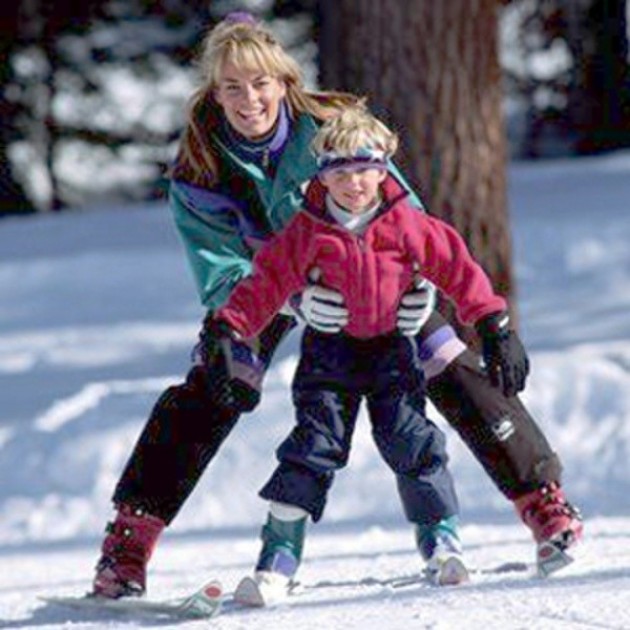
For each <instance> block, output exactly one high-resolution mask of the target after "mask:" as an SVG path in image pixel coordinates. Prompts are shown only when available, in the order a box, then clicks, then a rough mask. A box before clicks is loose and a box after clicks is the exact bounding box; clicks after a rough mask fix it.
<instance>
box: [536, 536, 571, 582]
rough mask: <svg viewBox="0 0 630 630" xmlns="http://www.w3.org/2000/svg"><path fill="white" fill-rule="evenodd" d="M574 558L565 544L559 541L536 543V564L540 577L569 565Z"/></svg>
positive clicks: (547, 575)
mask: <svg viewBox="0 0 630 630" xmlns="http://www.w3.org/2000/svg"><path fill="white" fill-rule="evenodd" d="M574 560H575V558H574V557H573V556H572V555H570V554H569V553H567V548H566V546H565V545H564V544H562V543H561V542H558V541H555V542H554V541H548V542H543V543H540V545H538V550H537V555H536V564H537V568H538V575H539V576H540V577H543V578H546V577H549V576H550V575H551V574H552V573H555V572H556V571H560V569H564V568H565V567H566V566H568V565H570V564H571V563H572V562H573V561H574Z"/></svg>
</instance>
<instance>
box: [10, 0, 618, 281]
mask: <svg viewBox="0 0 630 630" xmlns="http://www.w3.org/2000/svg"><path fill="white" fill-rule="evenodd" d="M627 4H628V3H627V1H626V0H512V1H506V0H503V1H500V0H496V1H495V2H494V3H493V2H492V1H491V0H480V1H479V2H474V3H470V2H463V1H460V0H452V1H450V0H449V2H428V1H425V0H418V1H417V2H416V1H412V0H390V1H389V2H386V1H385V0H378V1H372V2H367V1H366V0H356V2H354V3H353V2H349V1H348V0H321V1H320V2H317V0H276V1H275V2H274V1H273V0H214V1H209V0H205V1H202V0H85V1H84V2H82V3H71V2H69V0H58V1H56V2H53V1H52V0H21V1H20V2H5V3H3V6H2V8H0V18H1V24H0V27H1V28H2V37H1V39H0V41H1V43H0V51H1V53H2V54H1V55H0V112H1V114H2V125H1V126H0V129H1V131H0V215H2V214H8V213H27V212H34V211H45V210H58V209H60V208H65V207H76V206H83V205H98V204H100V203H112V202H116V201H121V202H123V201H124V202H128V201H136V200H137V201H139V200H145V199H152V198H156V197H158V196H160V195H161V194H162V192H163V189H164V171H165V166H166V164H168V162H169V160H170V159H171V157H172V155H173V152H174V147H175V144H176V141H177V137H178V135H179V132H180V130H181V126H182V124H183V120H184V111H185V106H186V100H187V97H188V95H189V94H190V92H191V91H192V89H193V86H194V81H195V76H194V68H193V65H192V63H191V62H192V59H193V58H194V56H195V54H196V52H197V45H198V43H199V40H200V37H201V35H202V33H203V32H204V31H205V29H206V28H207V27H208V26H210V25H211V24H212V23H213V21H216V20H217V19H219V18H220V17H222V16H223V15H224V14H225V13H227V12H229V11H230V10H235V9H245V10H250V11H252V12H253V13H255V14H257V15H258V16H259V17H261V18H263V19H265V20H266V21H268V22H269V24H270V25H271V27H272V28H273V29H274V30H275V31H276V32H277V34H278V35H279V36H280V38H281V39H282V40H283V41H284V43H285V44H286V45H288V46H289V48H290V49H291V52H292V53H293V54H295V55H296V56H297V57H298V59H299V60H300V62H301V64H302V66H303V68H305V70H306V75H307V80H308V82H309V83H310V84H311V85H315V84H316V82H317V80H318V79H317V72H318V69H317V65H316V64H317V61H318V59H317V46H316V42H317V38H318V37H319V38H320V39H321V43H322V54H321V67H322V81H321V83H322V85H324V86H326V87H332V86H334V85H339V86H343V85H345V87H348V88H352V89H357V90H359V91H364V92H370V96H371V99H372V100H373V101H374V103H375V104H376V105H377V106H378V107H380V108H381V111H379V113H386V114H388V115H392V118H393V119H395V122H396V124H397V125H399V126H404V127H405V128H408V129H409V130H410V133H409V134H405V137H404V145H403V156H404V158H405V161H408V160H409V159H410V158H411V157H413V158H414V160H415V166H413V167H412V171H413V175H414V177H416V178H417V179H418V180H419V181H420V182H421V184H422V191H423V194H424V195H425V198H427V200H428V201H430V203H431V207H432V209H434V210H436V211H438V212H441V213H443V214H444V216H446V217H447V218H449V217H450V218H451V219H452V220H453V221H454V222H455V223H456V225H458V227H459V228H460V229H464V230H468V231H469V232H470V234H471V235H472V234H477V238H479V239H481V240H479V246H482V245H483V242H485V241H484V239H485V240H494V239H495V238H498V239H499V243H500V245H499V249H501V248H503V249H505V248H508V247H509V243H507V242H505V243H503V242H502V240H501V238H502V237H500V236H498V233H497V232H495V231H493V230H494V229H495V228H494V227H491V228H490V227H488V226H486V227H485V228H484V227H483V226H484V225H485V224H486V223H487V219H485V218H483V216H481V215H480V216H476V217H474V218H464V217H462V216H459V215H458V212H459V210H458V209H459V208H460V207H462V204H463V203H464V201H465V200H468V199H471V200H473V201H475V200H479V199H484V197H483V196H481V197H479V196H474V195H482V193H481V192H480V191H482V190H483V189H484V187H485V188H486V192H485V193H483V194H485V195H491V196H492V199H496V201H493V202H492V203H493V204H494V203H496V204H497V205H500V203H501V202H500V201H499V200H500V198H501V196H502V195H503V192H501V189H502V187H503V184H501V183H500V181H499V180H493V181H492V183H493V185H495V184H496V185H497V186H498V189H497V190H492V191H491V190H488V189H487V188H488V186H489V183H488V182H489V181H490V180H488V179H486V178H487V177H489V172H490V171H489V170H488V172H487V173H488V174H486V175H484V176H483V177H482V178H481V181H479V182H470V181H469V182H467V183H466V182H463V183H462V182H461V181H460V179H458V178H466V177H468V175H466V173H472V172H473V171H472V170H469V169H468V168H466V169H464V168H461V169H460V168H459V167H458V166H457V165H456V164H453V163H452V161H453V160H455V161H457V160H460V159H459V158H457V147H458V146H459V144H458V143H460V142H463V140H462V139H463V138H464V137H465V136H470V137H469V139H468V140H467V141H466V142H467V143H468V145H466V143H465V145H466V146H471V147H472V142H476V141H477V139H480V142H481V145H482V146H485V147H486V148H485V149H484V150H485V151H490V155H488V156H487V159H486V160H485V161H486V162H487V164H491V163H494V162H496V161H497V156H496V155H495V154H494V151H495V150H496V151H498V152H499V153H501V152H503V151H504V148H503V146H502V141H501V139H500V138H499V137H498V136H497V134H499V135H500V125H501V124H502V123H500V120H501V113H499V114H498V115H497V116H495V115H494V114H491V113H490V112H494V111H495V109H496V107H497V106H496V102H497V100H498V98H499V95H498V92H497V91H496V90H495V88H494V87H493V89H492V91H491V92H490V93H489V94H488V95H487V98H482V95H481V93H476V92H475V89H476V88H475V87H474V85H473V83H472V82H470V83H469V84H468V85H466V84H465V79H463V78H462V77H463V75H464V73H465V72H467V70H466V68H468V69H470V68H471V67H473V66H474V70H475V72H477V71H480V72H481V74H482V75H483V77H487V75H488V73H495V72H496V68H495V67H494V62H491V61H490V59H491V58H490V57H489V56H488V51H489V48H488V46H487V44H488V42H494V38H495V35H494V33H495V29H494V25H495V24H496V23H497V22H496V19H495V18H494V17H492V16H491V12H492V11H493V5H494V10H496V11H498V12H499V13H498V25H499V30H498V36H499V39H498V42H497V45H498V50H499V52H500V57H499V61H500V64H501V66H500V69H501V76H502V80H503V92H502V96H501V99H502V102H503V112H504V120H505V125H506V129H507V132H508V140H509V143H508V149H509V155H510V156H511V157H515V158H523V157H546V156H555V155H576V154H581V153H589V152H594V151H602V150H608V149H614V148H618V147H621V146H629V145H630V138H629V137H628V136H629V134H630V131H629V130H630V114H629V102H630V97H629V85H628V83H629V80H628V36H627V11H628V7H627ZM352 5H354V7H353V6H352ZM453 7H458V8H459V9H460V11H461V14H457V13H456V10H455V9H454V8H453ZM370 12H373V13H372V22H371V24H370V26H369V28H368V29H367V30H361V28H362V27H361V24H362V23H360V24H354V23H352V22H350V23H348V20H355V19H359V20H363V19H364V18H369V16H370ZM378 12H380V14H381V15H385V13H384V12H387V15H389V14H391V15H393V16H394V18H395V21H394V23H393V24H385V23H383V24H380V23H377V21H375V20H374V16H376V15H378ZM419 16H422V17H419ZM466 16H468V17H469V18H471V19H469V20H467V21H466ZM320 21H321V22H320ZM464 22H466V23H464ZM451 23H452V24H453V25H457V28H460V27H461V28H463V30H462V31H461V35H462V37H463V38H464V40H466V39H469V38H475V39H480V41H479V42H473V41H460V40H457V39H455V38H453V37H452V36H451V34H450V28H449V26H450V24H451ZM411 25H414V28H416V29H418V30H417V36H416V39H426V40H427V41H430V42H432V45H433V46H434V50H433V51H431V50H430V49H429V48H428V47H427V48H425V49H424V50H422V47H421V45H420V44H419V43H418V42H417V41H414V36H413V33H412V32H411V30H410V26H411ZM394 27H397V28H400V29H401V33H404V35H401V37H400V41H397V37H396V34H395V32H394V31H393V28H394ZM335 29H338V30H339V29H340V30H341V31H340V32H347V30H348V29H350V30H352V31H353V32H355V31H356V33H357V35H358V36H359V37H361V42H362V43H363V45H362V46H361V47H359V46H356V45H355V46H354V47H353V43H352V42H346V41H339V42H337V43H335V45H336V46H338V47H339V50H342V49H344V47H348V48H347V49H348V50H350V49H352V50H353V51H359V53H358V54H357V53H356V52H353V55H357V56H355V57H354V59H336V58H335V55H336V54H337V53H335V52H334V50H335V48H334V46H332V44H333V43H334V42H333V40H331V39H330V37H329V36H328V35H327V33H334V30H335ZM344 29H345V31H344ZM370 29H372V31H370ZM484 29H486V30H484ZM487 29H489V30H487ZM456 30H457V29H456ZM437 33H440V34H441V35H440V37H438V36H437ZM444 37H446V38H447V39H448V41H450V44H449V46H448V47H447V48H445V47H444V46H443V43H444V41H445V40H444V39H443V38H444ZM403 41H404V42H406V43H405V44H404V45H403ZM407 47H410V48H409V49H408V48H407ZM476 47H479V48H478V49H479V50H480V51H482V52H481V53H480V54H482V57H480V58H479V60H478V62H479V67H478V68H477V66H476V65H475V64H474V63H472V62H471V60H470V58H469V57H467V55H470V54H473V55H474V54H477V53H476V52H475V51H476V50H477V49H476ZM484 50H485V51H486V52H483V51H484ZM394 51H397V53H396V54H393V52H394ZM398 53H402V54H401V55H400V56H398ZM408 53H409V54H408ZM438 53H439V54H438ZM381 54H383V55H384V57H383V58H382V59H381V61H380V62H379V61H378V56H379V55H381ZM444 54H446V55H447V58H446V59H444V58H443V56H444ZM458 55H460V56H461V58H458ZM410 60H413V65H412V64H410V63H409V61H410ZM358 62H365V63H366V64H367V65H366V69H367V68H368V67H369V68H374V67H378V68H380V70H379V72H382V73H383V76H379V77H371V76H369V74H370V73H369V72H367V70H366V69H364V70H363V71H362V70H361V69H360V68H359V67H357V63H358ZM445 62H447V63H448V64H449V66H450V68H451V70H450V72H451V73H450V74H449V76H448V78H447V77H444V78H442V79H441V80H440V81H439V83H437V84H436V83H430V82H428V81H425V79H424V78H423V77H429V76H433V77H438V75H437V74H435V73H434V70H433V68H434V66H436V64H437V66H436V67H439V66H440V65H441V64H444V63H445ZM335 64H339V67H340V68H341V67H346V68H347V69H348V70H349V71H351V72H352V74H349V75H348V76H347V77H343V81H342V79H341V75H339V74H337V76H335V72H337V73H338V72H339V71H338V70H334V68H335ZM375 64H380V65H375ZM458 65H459V66H461V68H460V69H459V70H458V69H457V66H458ZM361 77H363V78H361ZM394 77H398V81H399V83H400V86H399V87H398V92H399V94H398V95H397V98H394V95H393V92H392V94H390V95H389V96H388V95H387V94H386V93H384V94H381V93H380V89H381V87H379V86H382V87H383V88H385V87H386V86H390V87H389V89H390V90H393V86H394ZM479 78H481V77H479ZM377 79H378V80H377ZM403 79H404V81H403ZM486 80H487V78H483V81H486ZM349 81H352V83H349ZM458 85H459V86H460V88H461V89H460V88H458V90H459V91H456V92H449V90H450V89H451V88H453V87H454V86H458ZM492 85H493V86H494V85H495V82H494V79H493V84H492ZM407 86H413V87H414V89H416V88H420V91H419V92H418V93H417V94H408V93H407V89H406V88H407ZM434 88H435V90H434ZM422 90H424V91H422ZM434 96H435V97H438V98H439V99H442V102H443V103H446V104H447V107H446V109H444V106H443V105H440V106H439V107H436V106H435V105H434V104H432V103H431V102H430V99H432V98H433V97H434ZM482 101H483V102H482ZM410 102H413V103H414V104H415V106H417V107H418V108H420V109H419V110H418V114H417V115H416V116H415V121H411V122H413V124H412V125H410V126H408V125H407V122H408V121H406V116H407V114H406V111H403V105H404V103H410ZM464 103H468V104H469V106H471V107H473V110H471V111H470V112H468V111H467V110H466V106H465V105H464ZM484 103H491V105H488V104H484ZM484 108H485V109H484ZM473 112H474V115H473ZM422 114H424V115H428V116H429V118H428V120H430V121H431V123H432V124H431V125H429V124H428V123H426V124H424V123H423V122H422ZM436 121H437V122H439V124H440V127H439V128H440V129H441V131H440V134H437V135H436V132H435V130H434V129H433V130H432V129H431V127H433V126H435V123H436ZM449 121H450V122H449ZM449 128H450V129H451V131H452V138H451V139H450V140H449V139H448V137H447V135H446V134H447V133H448V129H449ZM458 138H459V139H458ZM436 143H438V144H436ZM477 151H481V148H479V149H477ZM480 155H481V153H479V152H477V153H475V152H474V151H473V150H472V149H467V150H466V151H465V156H466V157H464V155H463V154H462V157H461V160H460V161H461V163H462V165H464V164H466V165H470V164H471V162H470V160H471V156H472V157H473V158H474V160H473V163H474V162H476V161H477V159H478V158H479V156H480ZM484 155H486V154H484ZM456 158H457V159H456ZM478 168H481V167H478ZM475 172H477V171H475ZM494 177H495V178H496V177H497V175H496V174H495V175H494ZM453 178H455V179H453ZM454 181H456V182H457V186H455V187H453V182H454ZM497 182H498V183H497ZM464 191H466V192H465V193H464ZM469 194H472V195H473V196H471V197H469ZM501 229H503V228H501ZM507 251H508V249H505V252H506V253H505V254H502V256H507ZM488 264H489V265H491V266H493V265H494V266H495V267H496V272H495V273H496V274H497V277H502V279H501V285H502V287H503V288H504V290H506V291H508V292H509V287H510V278H509V274H507V273H506V272H505V271H503V270H502V269H501V265H502V263H501V262H500V260H498V261H496V262H492V261H488Z"/></svg>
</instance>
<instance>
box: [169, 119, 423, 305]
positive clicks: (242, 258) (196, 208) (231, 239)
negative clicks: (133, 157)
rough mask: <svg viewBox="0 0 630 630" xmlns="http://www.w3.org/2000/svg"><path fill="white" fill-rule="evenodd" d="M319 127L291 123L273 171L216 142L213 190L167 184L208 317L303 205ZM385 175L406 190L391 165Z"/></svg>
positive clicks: (305, 121)
mask: <svg viewBox="0 0 630 630" xmlns="http://www.w3.org/2000/svg"><path fill="white" fill-rule="evenodd" d="M317 128H318V124H317V122H316V121H315V119H313V118H312V117H311V116H309V115H307V114H301V115H299V116H298V117H297V118H296V119H295V120H292V121H290V129H289V133H288V136H287V138H286V141H285V144H284V147H283V148H282V150H281V153H280V154H279V157H278V159H277V161H276V163H275V164H274V167H273V169H270V168H265V167H264V165H263V164H262V163H257V162H256V161H253V160H251V159H249V160H248V159H247V158H245V157H243V155H242V154H241V153H239V152H238V148H237V147H231V146H229V145H228V143H227V142H224V141H222V140H221V139H220V138H219V137H218V135H214V136H213V142H214V147H213V148H214V150H215V151H216V152H217V154H218V157H219V160H218V161H219V172H218V176H217V178H216V181H217V183H216V184H213V186H212V187H211V188H207V187H201V186H198V185H193V184H191V183H189V182H186V181H184V179H182V178H177V177H174V178H173V179H172V180H171V182H170V189H169V201H170V207H171V210H172V212H173V214H174V218H175V224H176V227H177V230H178V232H179V235H180V237H181V239H182V242H183V245H184V248H185V251H186V256H187V258H188V262H189V264H190V267H191V269H192V272H193V276H194V279H195V283H196V286H197V290H198V292H199V296H200V299H201V302H202V303H203V305H204V306H205V307H207V308H208V310H210V311H215V310H217V309H218V308H219V307H221V306H222V305H223V304H224V303H225V301H226V299H227V297H228V295H229V294H230V292H231V290H232V288H233V287H234V285H235V284H236V283H237V282H238V281H239V280H240V279H241V278H243V277H245V276H248V275H250V272H251V268H252V265H251V261H252V258H253V256H254V254H255V252H256V251H257V250H258V249H259V247H260V245H261V244H262V243H263V242H264V241H266V240H267V239H269V238H270V237H271V236H273V235H274V234H276V233H278V232H279V231H281V230H282V229H283V228H284V226H285V225H286V224H287V223H288V222H289V220H290V219H291V218H292V217H293V216H294V215H295V213H296V212H299V211H300V210H301V209H302V208H303V207H304V205H305V198H304V193H305V191H306V187H307V184H308V181H309V180H310V179H311V178H313V177H314V176H315V175H316V173H317V164H316V161H315V158H314V156H313V154H312V152H311V149H310V144H311V141H312V140H313V137H314V135H315V133H316V132H317ZM389 168H390V172H391V173H392V174H393V175H395V176H396V178H397V179H398V180H399V181H400V182H401V183H402V185H403V186H404V187H405V188H406V189H407V190H408V191H409V193H410V195H411V201H412V203H413V204H414V205H415V206H417V207H418V208H419V209H422V208H423V207H422V203H421V201H420V199H419V198H418V197H417V196H416V195H415V193H413V191H411V189H410V188H409V186H408V184H407V183H406V182H405V180H404V178H402V176H401V174H400V172H399V171H398V169H397V168H396V166H395V165H394V164H393V163H390V165H389Z"/></svg>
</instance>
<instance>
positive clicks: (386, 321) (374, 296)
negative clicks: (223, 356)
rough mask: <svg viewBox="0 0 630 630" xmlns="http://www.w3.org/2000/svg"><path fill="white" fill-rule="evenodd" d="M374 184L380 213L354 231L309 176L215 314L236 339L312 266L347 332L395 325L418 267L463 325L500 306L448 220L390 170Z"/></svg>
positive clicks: (301, 282)
mask: <svg viewBox="0 0 630 630" xmlns="http://www.w3.org/2000/svg"><path fill="white" fill-rule="evenodd" d="M381 190H382V194H383V198H384V201H383V204H382V206H381V210H380V212H379V214H378V215H377V216H376V217H375V218H374V219H373V220H372V222H371V223H370V224H369V225H368V226H367V228H366V230H365V232H364V233H363V234H361V235H356V234H353V233H352V232H349V231H348V230H346V229H345V228H344V227H342V226H341V225H339V224H338V223H337V222H336V221H335V220H334V219H333V218H331V217H330V216H329V215H328V214H327V212H326V206H325V194H326V190H325V189H324V187H323V186H322V185H321V184H320V183H319V181H318V180H313V182H312V183H311V184H310V185H309V188H308V190H307V193H306V199H307V205H306V208H305V209H304V210H303V211H301V212H298V213H297V214H296V215H295V217H294V218H293V219H292V220H291V221H290V222H289V223H288V224H287V226H286V227H285V228H284V229H283V230H282V231H281V232H280V233H279V234H278V235H276V236H275V237H274V238H273V239H272V240H271V241H269V242H268V243H266V244H265V245H264V246H263V247H262V248H261V249H260V250H259V251H258V253H257V254H256V256H255V257H254V260H253V268H252V274H251V275H250V276H248V277H247V278H244V279H243V280H241V281H240V282H239V283H238V284H237V285H236V287H234V289H233V290H232V292H231V293H230V297H229V299H228V301H227V302H226V303H225V304H224V306H223V307H222V308H220V309H219V311H218V312H217V317H218V318H219V319H222V320H224V321H225V322H227V323H228V324H229V325H230V327H231V328H232V329H233V330H235V331H236V332H237V333H239V334H240V335H241V336H242V337H243V338H249V337H254V336H256V335H257V334H259V333H260V332H261V331H262V330H263V329H264V328H265V326H266V325H267V324H268V323H269V322H270V321H271V319H272V318H273V317H274V315H275V314H276V313H277V312H278V311H279V310H280V309H281V308H282V306H283V305H284V303H285V302H286V300H287V299H288V298H289V297H290V296H292V295H294V294H295V293H298V292H300V291H302V290H303V289H304V288H306V287H307V286H308V283H309V272H310V271H311V270H312V269H313V268H317V269H319V271H320V272H321V276H320V278H319V280H318V283H319V284H322V285H323V286H326V287H328V288H330V289H335V290H337V291H339V292H340V293H341V294H342V295H343V297H344V299H345V305H346V307H347V308H348V310H349V321H348V324H347V326H346V327H345V329H344V330H345V332H346V333H348V334H349V335H351V336H353V337H359V338H369V337H374V336H377V335H382V334H386V333H390V332H392V331H394V330H395V329H396V311H397V310H398V306H399V303H400V299H401V297H402V296H403V294H404V293H406V292H407V291H408V290H409V289H410V288H411V287H412V285H413V281H414V277H415V275H416V274H417V273H419V274H420V275H421V276H422V277H424V278H428V279H429V280H430V281H431V282H433V283H434V284H435V285H436V286H437V287H438V288H439V289H440V290H441V291H442V292H444V293H445V294H446V295H447V296H448V297H449V298H450V299H451V300H452V301H453V302H454V303H455V305H456V307H457V314H458V317H459V319H460V320H461V321H462V322H463V323H464V324H474V323H476V322H477V321H479V320H480V319H481V318H482V317H484V316H486V315H489V314H491V313H496V312H498V311H502V310H504V309H505V308H506V302H505V300H504V299H503V298H502V297H500V296H499V295H496V294H495V293H494V291H493V290H492V286H491V284H490V281H489V279H488V277H487V276H486V274H485V273H484V271H483V270H482V268H481V267H480V266H479V264H478V263H477V262H475V260H474V259H473V258H472V256H471V254H470V252H469V251H468V248H467V247H466V244H465V243H464V240H463V239H462V237H461V236H460V235H459V234H458V233H457V232H456V231H455V230H454V229H453V228H452V227H450V226H449V225H448V224H446V223H444V222H443V221H440V220H439V219H436V218H434V217H430V216H428V215H427V214H425V213H423V212H422V211H421V210H419V209H418V208H416V207H414V206H412V205H411V204H410V203H408V202H407V200H406V197H407V193H406V191H405V190H404V189H403V188H402V186H400V184H399V183H398V182H397V181H396V180H395V179H394V178H393V177H392V176H391V175H389V176H388V177H387V179H386V180H385V181H384V182H383V184H382V188H381Z"/></svg>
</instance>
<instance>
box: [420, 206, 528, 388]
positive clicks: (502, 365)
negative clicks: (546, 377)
mask: <svg viewBox="0 0 630 630" xmlns="http://www.w3.org/2000/svg"><path fill="white" fill-rule="evenodd" d="M407 234H408V238H409V244H410V245H411V246H412V249H413V250H414V255H416V256H418V260H420V263H421V269H420V273H422V275H424V276H426V277H427V278H429V280H431V281H432V282H434V283H435V284H436V285H437V286H438V287H440V288H441V289H442V290H443V291H444V292H445V293H446V294H447V295H448V296H449V297H450V298H451V299H453V300H454V301H455V303H456V305H457V312H458V316H459V318H460V320H461V321H462V322H463V323H469V324H475V327H476V329H477V332H478V334H479V335H480V337H481V340H482V353H483V357H484V362H485V366H486V371H487V373H488V376H489V378H490V381H491V382H492V384H493V385H495V386H496V387H500V388H501V389H502V390H503V393H504V394H505V395H506V396H514V395H516V394H517V393H518V392H519V391H521V390H522V389H523V388H524V387H525V382H526V379H527V375H528V373H529V360H528V358H527V353H526V352H525V348H523V345H522V343H521V341H520V339H519V338H518V335H517V334H516V332H515V331H513V330H512V329H511V327H510V325H509V316H508V313H507V311H506V309H507V303H506V301H505V299H503V298H502V297H501V296H499V295H497V294H496V293H494V291H493V289H492V285H491V284H490V280H489V279H488V276H487V275H486V274H485V272H484V271H483V269H482V268H481V266H480V265H479V264H478V263H477V262H476V261H475V260H474V259H473V257H472V255H471V254H470V252H469V250H468V247H467V246H466V244H465V243H464V240H463V239H462V237H461V236H460V235H459V234H458V233H457V232H456V231H455V230H454V229H453V228H452V227H451V226H449V225H448V224H446V223H444V222H443V221H440V220H439V219H435V218H432V217H424V218H423V220H422V225H418V229H416V230H414V231H411V232H407Z"/></svg>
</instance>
